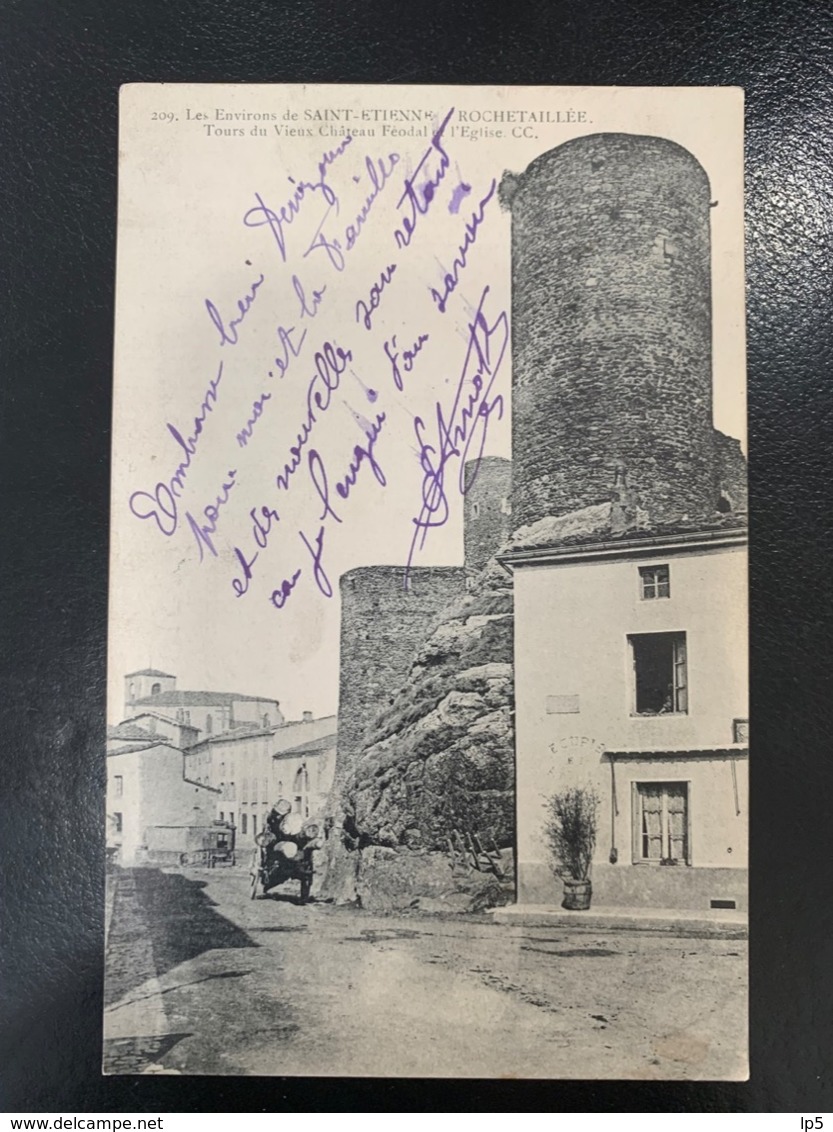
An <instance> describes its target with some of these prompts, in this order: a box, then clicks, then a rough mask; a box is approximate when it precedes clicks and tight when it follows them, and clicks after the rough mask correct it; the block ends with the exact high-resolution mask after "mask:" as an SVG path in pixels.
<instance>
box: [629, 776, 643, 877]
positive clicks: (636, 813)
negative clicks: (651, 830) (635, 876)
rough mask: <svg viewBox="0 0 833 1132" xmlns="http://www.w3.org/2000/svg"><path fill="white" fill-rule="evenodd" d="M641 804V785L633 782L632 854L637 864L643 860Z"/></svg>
mask: <svg viewBox="0 0 833 1132" xmlns="http://www.w3.org/2000/svg"><path fill="white" fill-rule="evenodd" d="M641 817H642V815H641V813H640V805H639V787H638V786H637V784H636V783H635V782H632V783H631V856H632V860H633V863H634V864H635V865H636V864H638V863H639V861H641V860H642V848H641V844H640V842H641V838H642V821H641Z"/></svg>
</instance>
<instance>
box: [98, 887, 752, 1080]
mask: <svg viewBox="0 0 833 1132" xmlns="http://www.w3.org/2000/svg"><path fill="white" fill-rule="evenodd" d="M286 888H287V892H286V893H283V892H282V891H280V890H279V891H278V892H277V893H274V894H272V895H271V896H270V897H269V898H261V899H258V900H256V901H253V902H252V901H250V900H249V886H248V877H247V874H246V871H245V870H244V869H226V870H223V869H216V870H213V871H204V872H196V871H194V870H188V871H182V872H180V871H177V870H158V869H138V870H127V871H123V872H121V873H118V874H117V879H116V893H115V903H114V910H113V914H112V919H111V922H110V929H109V938H108V948H107V983H106V993H105V1003H106V1006H105V1045H104V1068H105V1072H109V1073H113V1072H115V1073H137V1072H151V1073H153V1072H156V1073H202V1074H267V1075H271V1074H278V1075H296V1074H301V1075H305V1076H320V1075H337V1076H341V1075H360V1076H397V1077H399V1076H416V1077H423V1076H451V1077H468V1076H475V1077H500V1076H505V1077H583V1078H587V1077H612V1078H686V1079H708V1078H711V1079H714V1078H727V1077H728V1078H734V1079H739V1078H743V1077H745V1075H746V1062H745V1058H744V1056H743V1053H742V1052H741V1051H742V1050H743V1047H744V1044H745V1028H746V992H745V968H746V944H745V943H744V942H742V941H739V940H730V939H724V940H719V939H681V938H674V937H669V936H666V935H662V936H660V935H651V934H649V933H646V932H639V933H635V932H634V933H625V932H607V933H601V934H600V933H599V932H592V931H590V932H588V931H577V930H576V931H565V930H557V931H553V930H552V929H546V928H522V927H509V926H506V925H497V924H494V923H492V922H491V921H490V919H489V917H488V916H487V915H483V916H448V917H445V916H428V915H424V914H419V913H414V914H413V915H409V916H395V917H394V916H389V917H384V916H378V915H370V914H367V913H363V912H361V911H358V910H355V909H347V908H337V907H334V906H332V905H327V904H320V903H313V904H310V905H307V906H299V905H298V904H296V903H295V902H294V899H295V898H294V886H292V885H287V886H286ZM290 889H292V890H293V891H292V892H290V891H289V890H290Z"/></svg>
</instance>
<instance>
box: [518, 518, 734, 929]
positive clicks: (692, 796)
mask: <svg viewBox="0 0 833 1132" xmlns="http://www.w3.org/2000/svg"><path fill="white" fill-rule="evenodd" d="M726 518H727V519H728V517H726ZM565 519H566V521H567V522H572V523H573V525H575V523H574V519H575V516H570V517H565ZM550 522H551V527H552V530H551V538H549V539H547V540H544V544H543V545H542V544H541V540H540V539H539V540H538V541H537V542H535V544H533V545H528V546H524V544H523V541H519V542H517V543H516V545H515V546H514V547H513V549H512V551H511V552H509V553H508V554H506V555H505V556H502V561H503V562H504V564H505V565H506V566H507V567H508V568H510V569H511V570H512V572H513V574H514V593H515V640H516V648H515V698H516V759H517V829H518V900H519V902H520V903H535V904H557V903H559V902H560V899H561V882H560V881H559V880H557V879H556V878H555V876H554V874H553V872H552V869H551V867H550V863H549V861H548V858H547V852H546V850H545V845H544V840H543V836H542V826H543V822H544V816H545V815H544V801H545V798H546V797H548V796H551V795H552V794H553V793H555V792H556V791H559V790H562V789H564V788H566V787H570V786H580V785H581V786H591V787H592V788H594V789H595V791H596V793H597V794H598V796H599V799H600V806H599V809H598V823H599V832H598V839H597V844H596V852H595V857H594V862H593V871H592V882H593V891H594V896H593V899H594V903H596V904H602V905H631V906H640V905H649V906H653V907H666V908H675V907H690V908H699V909H708V908H710V907H735V908H738V909H741V908H745V906H746V869H747V835H748V786H747V765H748V746H747V743H748V739H747V734H746V717H747V636H746V635H747V609H746V607H747V582H746V577H747V573H746V571H747V555H746V531H745V529H744V528H743V527H742V526H740V525H739V524H738V520H737V519H734V520H733V522H732V525H729V524H728V523H725V524H721V523H716V524H714V525H713V526H712V527H709V525H707V524H704V525H702V526H701V528H700V529H693V530H692V529H689V530H682V529H681V530H679V531H678V533H676V534H665V535H662V536H659V535H657V534H656V533H654V534H651V533H649V532H645V533H644V534H641V533H636V534H631V535H630V537H619V538H609V537H608V538H607V539H606V540H605V541H602V538H600V537H599V533H598V532H596V533H590V534H588V535H587V536H586V537H583V538H582V537H579V538H576V537H567V538H564V537H559V534H560V533H561V535H563V534H564V532H565V531H566V527H563V528H562V531H561V532H559V521H558V520H554V521H550Z"/></svg>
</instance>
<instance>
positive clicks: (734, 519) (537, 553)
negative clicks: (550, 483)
mask: <svg viewBox="0 0 833 1132" xmlns="http://www.w3.org/2000/svg"><path fill="white" fill-rule="evenodd" d="M746 520H747V516H746V514H745V513H742V512H734V513H727V514H722V513H720V512H717V511H716V512H714V514H713V515H709V516H705V517H703V516H700V517H696V518H693V519H689V518H686V517H681V518H680V519H678V520H676V521H673V522H652V521H651V520H650V517H649V516H648V514H647V513H646V512H644V511H642V510H640V509H637V511H636V514H635V519H634V521H633V522H632V523H631V525H629V526H628V527H627V528H626V529H624V530H614V527H613V508H612V506H611V504H610V503H597V504H593V505H592V506H590V507H582V508H580V509H579V510H577V511H571V512H569V513H568V514H566V515H548V516H546V517H545V518H543V519H539V520H538V521H537V522H535V523H530V524H528V525H527V526H525V527H520V528H519V529H518V530H517V531H516V532H515V533H514V534H513V535H512V537H511V539H510V540H509V542H508V543H507V544H506V545H505V546H504V547H503V548H502V549H501V550H500V551H499V552H498V556H497V557H498V560H499V561H501V562H507V563H520V562H521V561H523V560H524V559H530V560H531V559H533V558H543V557H545V556H547V555H548V554H557V553H558V552H568V551H570V550H575V551H577V552H579V551H584V550H591V549H594V550H595V549H604V550H609V551H612V550H615V549H616V548H617V547H621V548H623V549H624V548H634V547H639V546H640V545H643V546H644V547H646V548H648V549H650V548H651V545H652V544H657V545H665V544H668V543H672V542H674V541H677V540H679V541H680V542H686V543H690V542H692V541H696V540H698V539H716V538H720V537H724V538H725V537H729V536H737V537H740V535H741V534H745V529H746Z"/></svg>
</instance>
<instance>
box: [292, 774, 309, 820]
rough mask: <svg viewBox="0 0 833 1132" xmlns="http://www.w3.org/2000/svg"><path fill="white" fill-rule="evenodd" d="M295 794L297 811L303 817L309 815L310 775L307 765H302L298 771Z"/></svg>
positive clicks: (294, 787) (294, 788)
mask: <svg viewBox="0 0 833 1132" xmlns="http://www.w3.org/2000/svg"><path fill="white" fill-rule="evenodd" d="M292 792H293V794H294V795H295V799H294V801H295V813H296V814H300V815H301V817H304V818H308V817H309V775H308V774H307V768H306V767H305V766H302V767H300V769H299V770H298V773H297V774H296V775H295V783H294V786H293V791H292Z"/></svg>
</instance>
